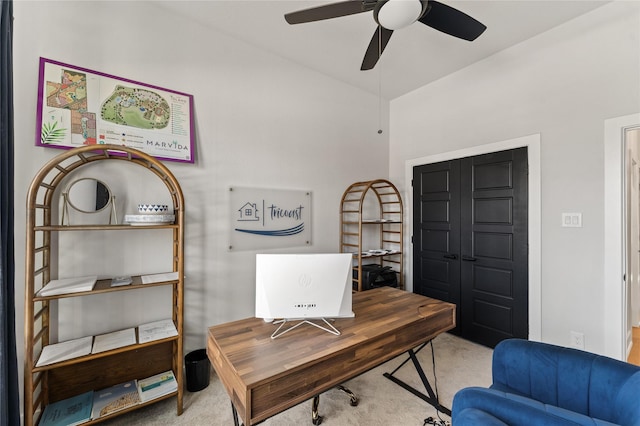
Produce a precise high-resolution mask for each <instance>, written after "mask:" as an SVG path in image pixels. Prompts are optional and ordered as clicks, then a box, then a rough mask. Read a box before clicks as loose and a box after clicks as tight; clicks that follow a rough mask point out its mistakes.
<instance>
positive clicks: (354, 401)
mask: <svg viewBox="0 0 640 426" xmlns="http://www.w3.org/2000/svg"><path fill="white" fill-rule="evenodd" d="M338 390H340V391H342V392H344V393H346V394H347V396H348V397H349V404H351V406H352V407H356V406H357V405H358V397H357V396H356V394H354V393H353V392H351V390H350V389H348V388H345V387H344V386H342V385H339V386H338Z"/></svg>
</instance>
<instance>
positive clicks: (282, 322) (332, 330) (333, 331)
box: [271, 318, 340, 339]
mask: <svg viewBox="0 0 640 426" xmlns="http://www.w3.org/2000/svg"><path fill="white" fill-rule="evenodd" d="M314 319H316V320H318V321H323V322H324V323H325V324H326V325H327V327H328V328H327V327H325V326H324V325H322V324H316V323H315V322H311V319H298V318H295V319H287V318H284V319H281V320H278V321H274V322H273V323H274V324H280V326H279V327H278V328H277V329H276V331H274V332H273V334H272V335H271V338H272V339H275V338H276V337H280V336H282V335H283V334H285V333H287V332H288V331H291V330H293V329H294V328H297V327H299V326H301V325H302V324H305V323H306V324H311V325H312V326H314V327H318V328H319V329H321V330H324V331H326V332H327V333H331V334H333V335H335V336H339V335H340V332H339V331H338V329H337V328H335V327H334V326H333V325H331V324H329V321H327V320H326V319H325V318H314ZM287 321H298V322H297V323H295V324H294V325H292V326H291V327H289V328H287V329H286V330H283V331H280V329H281V328H282V327H284V325H285V324H286V323H287Z"/></svg>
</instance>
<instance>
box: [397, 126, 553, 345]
mask: <svg viewBox="0 0 640 426" xmlns="http://www.w3.org/2000/svg"><path fill="white" fill-rule="evenodd" d="M521 147H527V161H528V165H529V177H528V186H529V197H528V214H529V217H528V233H529V236H528V237H529V258H528V261H529V340H537V341H540V340H541V336H542V309H541V237H540V235H541V228H540V223H541V222H540V219H541V217H540V214H541V213H540V212H541V204H540V134H539V133H538V134H533V135H529V136H523V137H520V138H515V139H509V140H505V141H501V142H495V143H490V144H486V145H478V146H474V147H470V148H464V149H459V150H456V151H449V152H443V153H439V154H434V155H429V156H426V157H420V158H413V159H410V160H407V161H405V194H404V196H405V200H407V205H408V206H413V188H412V187H411V179H412V178H413V168H414V167H415V166H420V165H423V164H431V163H439V162H442V161H449V160H455V159H459V158H465V157H473V156H476V155H482V154H490V153H492V152H497V151H506V150H510V149H514V148H521ZM405 211H406V212H407V221H406V222H405V226H406V227H407V228H406V229H405V235H413V209H412V208H408V209H406V210H405ZM404 251H405V253H408V254H409V256H404V258H405V261H406V267H405V271H406V272H405V277H406V280H405V288H406V289H407V290H408V291H413V245H412V244H411V241H409V240H407V241H405V247H404Z"/></svg>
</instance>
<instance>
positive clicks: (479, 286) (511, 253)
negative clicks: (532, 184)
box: [413, 148, 529, 347]
mask: <svg viewBox="0 0 640 426" xmlns="http://www.w3.org/2000/svg"><path fill="white" fill-rule="evenodd" d="M413 185H414V188H413V192H414V292H416V293H419V294H424V295H425V296H430V297H434V298H437V299H440V300H445V301H448V302H451V303H455V304H456V305H457V307H456V312H457V327H456V330H455V332H456V333H458V334H460V335H461V336H462V337H464V338H467V339H469V340H472V341H474V342H477V343H481V344H483V345H486V346H490V347H494V346H495V345H496V344H497V343H498V342H500V341H501V340H504V339H506V338H510V337H520V338H525V339H526V338H528V329H529V327H528V316H529V313H528V287H529V284H528V250H527V247H528V235H527V216H528V214H527V209H528V206H527V200H528V187H527V185H528V182H527V150H526V148H519V149H515V150H510V151H501V152H497V153H493V154H486V155H480V156H476V157H469V158H463V159H460V160H452V161H447V162H443V163H437V164H429V165H424V166H417V167H415V168H414V181H413Z"/></svg>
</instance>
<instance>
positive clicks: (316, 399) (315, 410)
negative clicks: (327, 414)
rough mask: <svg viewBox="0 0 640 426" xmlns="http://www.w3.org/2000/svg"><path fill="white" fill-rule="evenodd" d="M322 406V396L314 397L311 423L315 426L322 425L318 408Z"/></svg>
mask: <svg viewBox="0 0 640 426" xmlns="http://www.w3.org/2000/svg"><path fill="white" fill-rule="evenodd" d="M319 405H320V395H316V396H314V397H313V403H312V404H311V421H312V422H313V424H314V425H319V424H320V423H322V416H321V415H320V414H318V406H319Z"/></svg>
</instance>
